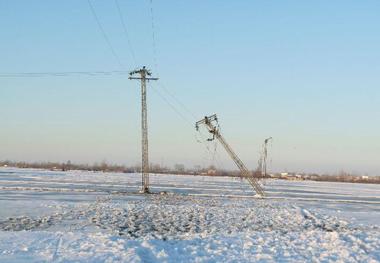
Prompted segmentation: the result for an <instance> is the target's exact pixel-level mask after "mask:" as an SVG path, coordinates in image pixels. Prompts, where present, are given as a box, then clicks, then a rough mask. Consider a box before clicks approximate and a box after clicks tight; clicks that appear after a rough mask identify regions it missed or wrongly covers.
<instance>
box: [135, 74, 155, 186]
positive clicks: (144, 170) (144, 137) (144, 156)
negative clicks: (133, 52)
mask: <svg viewBox="0 0 380 263" xmlns="http://www.w3.org/2000/svg"><path fill="white" fill-rule="evenodd" d="M136 74H138V75H140V77H132V76H133V75H136ZM151 75H152V73H151V72H150V71H149V70H148V69H146V68H145V67H142V68H141V69H138V70H133V71H131V72H130V73H129V79H130V80H140V81H141V192H142V193H149V151H148V110H147V102H146V93H147V90H146V81H149V80H158V78H151V77H147V76H151Z"/></svg>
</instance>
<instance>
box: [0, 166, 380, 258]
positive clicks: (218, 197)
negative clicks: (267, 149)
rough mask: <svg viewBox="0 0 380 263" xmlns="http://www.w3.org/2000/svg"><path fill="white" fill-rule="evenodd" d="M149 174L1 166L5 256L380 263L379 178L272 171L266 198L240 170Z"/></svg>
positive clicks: (0, 236)
mask: <svg viewBox="0 0 380 263" xmlns="http://www.w3.org/2000/svg"><path fill="white" fill-rule="evenodd" d="M151 182H152V190H153V191H154V192H156V193H157V194H152V195H142V194H138V190H139V186H140V176H139V175H138V174H109V173H92V172H79V171H72V172H50V171H42V170H34V169H13V168H1V169H0V208H1V209H0V262H222V261H223V262H380V228H379V222H378V220H379V218H380V187H379V186H378V185H363V184H340V183H317V182H287V181H276V180H273V181H268V182H265V185H264V187H265V189H266V191H267V193H268V198H266V199H258V198H255V197H254V192H253V191H252V189H251V188H250V186H249V185H248V184H247V183H245V182H244V181H241V180H240V179H234V178H222V177H200V176H184V175H179V176H175V175H156V176H152V178H151ZM162 191H166V192H162ZM160 192H162V193H161V194H160Z"/></svg>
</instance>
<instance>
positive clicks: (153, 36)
mask: <svg viewBox="0 0 380 263" xmlns="http://www.w3.org/2000/svg"><path fill="white" fill-rule="evenodd" d="M149 3H150V18H151V26H152V46H153V63H154V67H155V68H156V72H157V74H159V72H158V63H157V46H156V34H155V23H154V13H153V0H149Z"/></svg>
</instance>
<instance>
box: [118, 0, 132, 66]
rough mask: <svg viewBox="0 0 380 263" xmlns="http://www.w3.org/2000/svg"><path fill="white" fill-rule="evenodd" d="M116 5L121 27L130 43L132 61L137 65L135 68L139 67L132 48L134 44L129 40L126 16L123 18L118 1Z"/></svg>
mask: <svg viewBox="0 0 380 263" xmlns="http://www.w3.org/2000/svg"><path fill="white" fill-rule="evenodd" d="M115 5H116V7H117V11H118V13H119V18H120V22H121V25H122V27H123V31H124V35H125V37H126V38H127V41H128V46H129V50H130V52H131V55H132V59H133V61H134V63H135V66H137V62H136V56H135V52H134V50H133V47H132V44H131V41H130V38H129V34H128V30H127V26H126V24H125V20H124V16H123V13H122V12H121V8H120V5H119V1H118V0H115Z"/></svg>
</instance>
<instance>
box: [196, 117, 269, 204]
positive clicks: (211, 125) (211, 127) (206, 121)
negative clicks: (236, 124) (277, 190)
mask: <svg viewBox="0 0 380 263" xmlns="http://www.w3.org/2000/svg"><path fill="white" fill-rule="evenodd" d="M200 125H205V126H206V127H207V129H208V131H209V132H210V133H211V134H212V135H213V137H212V138H209V139H207V140H208V141H212V140H214V139H215V138H216V139H218V141H219V142H220V144H222V145H223V147H224V149H225V150H226V152H227V153H228V154H229V156H230V157H231V158H232V160H233V161H234V162H235V164H236V166H237V167H238V168H239V170H240V172H241V176H242V177H243V178H245V179H246V180H247V181H248V182H249V183H250V185H251V186H252V187H253V189H254V190H255V192H256V193H257V194H258V195H260V196H262V197H264V195H265V193H264V190H263V188H262V187H261V186H260V184H259V183H258V180H257V178H255V177H254V176H253V175H252V174H251V172H249V170H248V169H247V167H246V166H245V165H244V163H243V162H242V160H241V159H240V158H239V157H238V156H237V154H236V153H235V152H234V151H233V150H232V148H231V146H230V145H229V144H228V143H227V142H226V140H225V139H224V137H223V136H222V135H221V133H220V130H219V124H218V117H217V116H216V114H214V115H211V116H208V117H207V116H205V117H204V118H203V119H202V120H200V121H197V122H196V123H195V128H196V129H197V130H199V126H200Z"/></svg>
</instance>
